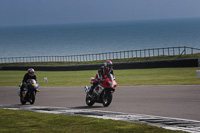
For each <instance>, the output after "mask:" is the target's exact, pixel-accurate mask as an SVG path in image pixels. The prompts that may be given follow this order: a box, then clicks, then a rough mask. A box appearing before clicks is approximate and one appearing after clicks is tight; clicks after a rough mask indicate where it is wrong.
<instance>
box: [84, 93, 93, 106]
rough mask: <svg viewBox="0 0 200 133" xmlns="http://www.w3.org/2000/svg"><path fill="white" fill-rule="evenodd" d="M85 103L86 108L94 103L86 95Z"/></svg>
mask: <svg viewBox="0 0 200 133" xmlns="http://www.w3.org/2000/svg"><path fill="white" fill-rule="evenodd" d="M85 102H86V104H87V105H88V106H92V105H94V101H93V100H92V98H91V97H89V96H88V94H87V95H86V99H85Z"/></svg>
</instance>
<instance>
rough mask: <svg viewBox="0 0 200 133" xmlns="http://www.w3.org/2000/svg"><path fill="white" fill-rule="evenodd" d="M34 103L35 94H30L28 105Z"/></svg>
mask: <svg viewBox="0 0 200 133" xmlns="http://www.w3.org/2000/svg"><path fill="white" fill-rule="evenodd" d="M34 102H35V92H31V95H30V104H34Z"/></svg>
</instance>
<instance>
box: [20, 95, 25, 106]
mask: <svg viewBox="0 0 200 133" xmlns="http://www.w3.org/2000/svg"><path fill="white" fill-rule="evenodd" d="M20 102H21V104H22V105H25V104H26V101H25V100H24V99H23V98H22V97H21V96H20Z"/></svg>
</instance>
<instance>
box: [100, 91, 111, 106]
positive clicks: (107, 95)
mask: <svg viewBox="0 0 200 133" xmlns="http://www.w3.org/2000/svg"><path fill="white" fill-rule="evenodd" d="M112 97H113V95H112V92H111V91H110V90H105V91H104V92H103V95H102V103H103V106H104V107H108V106H109V105H110V103H111V102H112Z"/></svg>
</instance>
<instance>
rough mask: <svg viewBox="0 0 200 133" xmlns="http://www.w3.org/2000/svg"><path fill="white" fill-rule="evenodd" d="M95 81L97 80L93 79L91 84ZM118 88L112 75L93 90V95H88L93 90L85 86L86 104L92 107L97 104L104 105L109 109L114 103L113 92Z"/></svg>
mask: <svg viewBox="0 0 200 133" xmlns="http://www.w3.org/2000/svg"><path fill="white" fill-rule="evenodd" d="M95 80H96V79H95V78H91V80H90V83H91V84H92V83H93V82H94V81H95ZM116 87H117V82H116V81H115V78H114V76H113V75H112V74H108V75H107V76H106V78H105V79H104V80H103V81H102V82H100V83H99V84H98V85H97V86H96V87H95V88H94V89H93V92H92V94H91V95H89V94H88V92H89V90H90V89H91V88H88V87H87V86H85V87H84V88H85V92H86V104H87V105H88V106H92V105H94V103H95V102H96V103H102V104H103V105H104V107H108V106H109V105H110V103H111V102H112V98H113V92H114V91H115V89H116Z"/></svg>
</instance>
